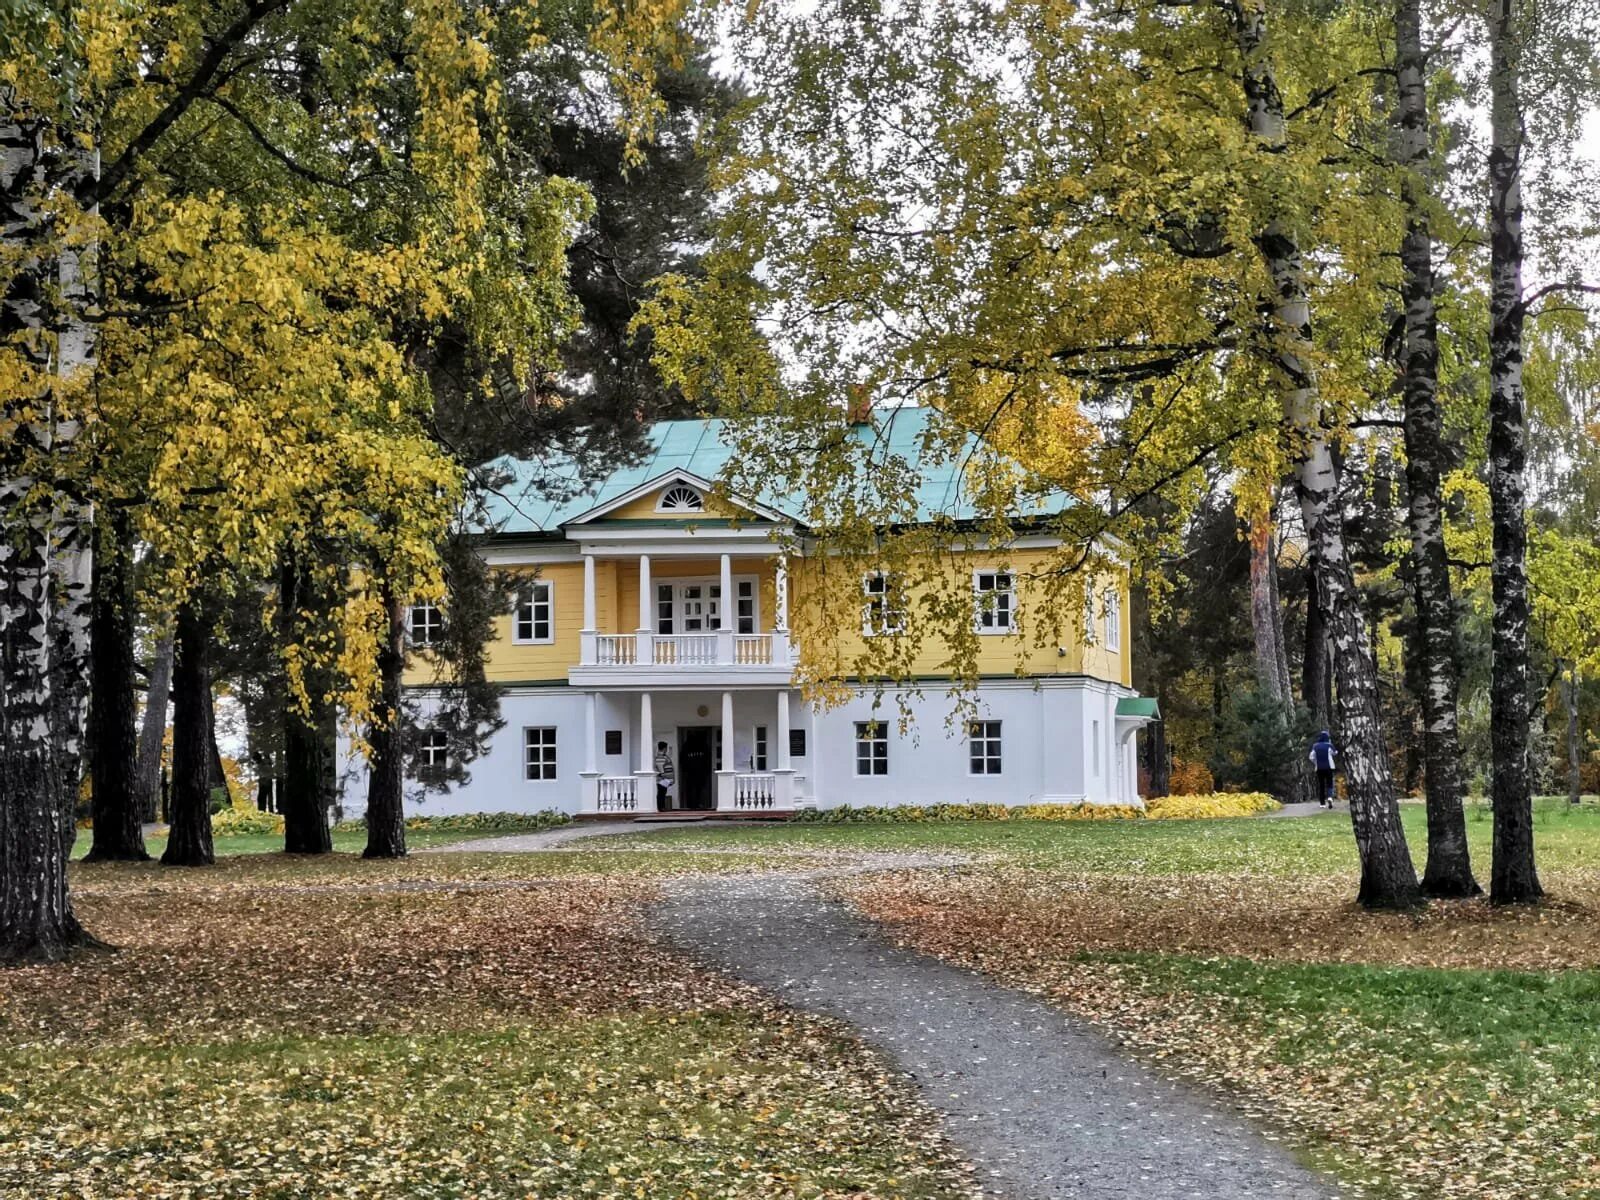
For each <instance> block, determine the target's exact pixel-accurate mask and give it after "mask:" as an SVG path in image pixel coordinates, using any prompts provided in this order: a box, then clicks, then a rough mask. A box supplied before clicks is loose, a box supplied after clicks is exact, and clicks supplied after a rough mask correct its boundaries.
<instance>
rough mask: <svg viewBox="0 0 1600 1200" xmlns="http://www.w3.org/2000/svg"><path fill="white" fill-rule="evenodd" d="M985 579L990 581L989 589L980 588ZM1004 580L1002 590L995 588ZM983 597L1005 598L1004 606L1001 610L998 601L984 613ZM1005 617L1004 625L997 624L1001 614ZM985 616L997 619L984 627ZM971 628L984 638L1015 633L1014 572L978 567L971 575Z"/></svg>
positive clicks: (1015, 592) (998, 568)
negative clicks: (1004, 583) (1004, 584)
mask: <svg viewBox="0 0 1600 1200" xmlns="http://www.w3.org/2000/svg"><path fill="white" fill-rule="evenodd" d="M985 577H987V578H988V579H989V580H991V584H990V586H989V587H987V588H985V587H983V586H982V582H981V581H982V580H983V579H984V578H985ZM1002 578H1004V579H1005V580H1006V586H1005V587H1004V588H1001V587H998V586H995V585H997V584H998V583H999V582H1000V580H1001V579H1002ZM985 596H1004V597H1006V601H1005V606H1004V607H1003V608H1002V607H1001V605H1000V604H999V602H998V601H996V602H995V603H994V605H993V607H991V608H989V610H988V612H985V604H984V597H985ZM1002 613H1003V614H1004V615H1005V619H1006V622H1005V624H1004V625H1001V624H999V623H998V618H999V617H1000V616H1001V614H1002ZM985 616H992V617H995V618H997V621H996V623H995V624H993V625H985V624H984V623H983V619H984V617H985ZM972 628H973V629H974V630H975V631H976V632H977V633H979V634H982V635H983V636H985V637H992V636H994V635H996V634H1008V633H1015V632H1016V631H1017V575H1016V572H1015V571H1009V570H1004V569H1002V568H1000V567H980V568H979V569H978V570H976V571H974V572H973V573H972Z"/></svg>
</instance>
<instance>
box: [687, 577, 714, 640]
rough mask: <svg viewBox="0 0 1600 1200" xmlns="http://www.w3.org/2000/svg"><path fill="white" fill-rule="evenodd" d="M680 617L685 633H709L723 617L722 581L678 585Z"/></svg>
mask: <svg viewBox="0 0 1600 1200" xmlns="http://www.w3.org/2000/svg"><path fill="white" fill-rule="evenodd" d="M678 617H679V619H680V621H681V622H682V624H683V632H684V633H709V632H711V631H712V630H714V629H716V628H717V625H718V622H720V621H721V619H722V585H721V584H720V583H684V584H679V585H678Z"/></svg>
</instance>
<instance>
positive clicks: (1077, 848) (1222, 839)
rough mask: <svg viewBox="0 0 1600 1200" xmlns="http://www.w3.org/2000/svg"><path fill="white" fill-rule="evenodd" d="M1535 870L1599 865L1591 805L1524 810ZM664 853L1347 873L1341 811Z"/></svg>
mask: <svg viewBox="0 0 1600 1200" xmlns="http://www.w3.org/2000/svg"><path fill="white" fill-rule="evenodd" d="M1401 815H1402V819H1403V821H1404V823H1405V828H1406V836H1407V839H1408V841H1409V843H1410V846H1411V851H1412V854H1413V856H1414V857H1415V858H1416V859H1417V862H1418V865H1419V867H1420V865H1421V863H1422V858H1423V856H1424V853H1425V851H1426V848H1427V835H1426V817H1425V814H1424V812H1423V809H1422V806H1421V805H1419V804H1406V805H1403V806H1402V808H1401ZM1534 821H1535V826H1536V833H1535V836H1536V838H1537V846H1538V854H1539V860H1540V864H1541V866H1546V867H1551V868H1565V867H1600V806H1596V805H1592V804H1585V805H1583V806H1581V807H1579V808H1577V809H1573V808H1571V806H1570V805H1568V804H1567V802H1566V801H1565V800H1561V799H1541V800H1540V801H1539V802H1538V804H1537V805H1536V806H1535V810H1534ZM1491 831H1492V821H1491V818H1490V814H1489V812H1488V810H1487V809H1485V808H1483V807H1482V806H1480V805H1471V806H1469V808H1468V813H1467V835H1468V837H1469V838H1470V840H1471V843H1472V849H1473V853H1474V855H1475V856H1476V860H1477V862H1478V864H1479V867H1480V870H1481V871H1483V872H1486V871H1487V867H1488V861H1489V842H1490V836H1491ZM640 839H641V840H648V841H650V842H654V843H656V844H658V845H663V846H671V847H673V848H674V849H683V850H691V849H707V848H725V849H731V848H738V849H742V850H746V851H751V852H756V853H759V852H762V851H773V850H804V851H815V852H830V851H863V850H893V851H907V850H922V851H930V852H937V851H956V852H965V853H972V854H997V855H1000V856H1002V857H1006V858H1013V859H1019V860H1025V861H1028V862H1030V863H1032V864H1034V865H1038V866H1041V867H1047V868H1053V869H1060V870H1070V871H1110V872H1117V873H1135V874H1151V875H1191V874H1236V873H1240V872H1249V873H1256V874H1266V875H1276V876H1295V875H1302V874H1319V875H1332V874H1341V873H1347V872H1353V871H1354V870H1355V868H1356V851H1355V843H1354V841H1353V840H1352V838H1351V835H1350V818H1349V816H1348V815H1347V814H1344V813H1331V814H1325V815H1314V816H1309V817H1294V818H1284V819H1263V818H1260V817H1245V818H1236V819H1224V820H1203V821H1150V822H1140V821H971V822H964V821H958V822H938V823H928V824H925V825H917V824H899V823H896V824H883V825H871V824H859V825H858V824H848V825H826V824H792V825H750V826H740V827H737V828H717V829H693V828H689V829H674V830H667V831H663V832H660V833H650V834H643V835H640Z"/></svg>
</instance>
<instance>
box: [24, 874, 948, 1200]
mask: <svg viewBox="0 0 1600 1200" xmlns="http://www.w3.org/2000/svg"><path fill="white" fill-rule="evenodd" d="M751 865H752V860H749V858H748V856H745V855H733V856H728V855H708V856H698V857H696V858H695V859H692V860H691V859H688V858H686V857H685V856H682V855H677V854H671V853H666V854H663V853H629V852H625V851H597V852H584V853H561V854H556V853H552V854H539V855H489V854H482V855H472V854H450V855H428V856H422V857H419V858H416V859H412V860H410V861H408V862H404V863H363V862H361V861H359V860H356V859H353V858H350V857H348V856H334V857H332V858H329V859H323V860H305V859H293V858H287V857H284V856H281V855H279V856H272V857H260V858H251V857H240V858H234V859H230V860H228V861H227V862H225V863H223V864H221V865H219V866H217V867H215V868H210V869H207V870H202V871H172V870H163V869H161V868H159V867H155V866H109V865H103V866H102V865H97V866H90V867H79V868H75V869H74V881H75V884H76V886H77V889H78V905H79V909H80V913H81V915H82V916H83V917H84V918H85V921H86V923H87V924H88V925H89V927H90V928H91V929H93V930H94V931H95V932H96V933H97V934H98V935H99V936H101V937H103V938H105V939H106V940H108V941H110V942H112V943H115V944H116V945H118V946H120V947H121V949H120V950H119V952H117V953H115V954H91V955H87V956H84V957H81V958H79V959H77V960H75V961H73V962H71V963H68V964H66V965H62V966H54V967H35V968H26V969H21V970H13V971H9V972H6V973H4V974H0V1196H4V1197H6V1198H7V1200H11V1198H16V1200H23V1198H27V1200H34V1198H37V1197H45V1196H49V1197H61V1198H63V1200H66V1198H75V1197H83V1198H86V1200H87V1198H90V1197H94V1198H102V1197H103V1198H106V1200H122V1198H123V1197H131V1196H155V1197H195V1198H199V1197H218V1196H227V1197H304V1196H318V1197H321V1196H340V1197H408V1198H409V1197H430V1198H431V1197H469V1196H470V1197H475V1198H476V1197H482V1198H485V1200H488V1198H498V1197H518V1198H522V1197H539V1198H541V1200H543V1198H547V1197H569V1196H571V1197H591V1196H593V1197H704V1198H712V1197H768V1196H774V1197H788V1196H794V1197H810V1196H838V1197H845V1196H858V1195H871V1196H885V1197H888V1196H905V1197H927V1198H930V1200H931V1198H943V1197H956V1196H966V1195H969V1194H970V1186H969V1184H968V1183H967V1176H966V1174H965V1173H964V1171H963V1169H962V1168H961V1167H960V1166H959V1164H958V1163H956V1162H955V1160H954V1158H953V1156H952V1154H951V1153H950V1151H949V1150H948V1148H947V1147H946V1145H945V1144H944V1143H943V1141H942V1140H941V1138H940V1136H939V1135H938V1133H937V1131H936V1126H935V1124H934V1122H933V1120H932V1118H931V1116H930V1115H929V1114H928V1113H926V1112H925V1111H924V1110H922V1109H921V1108H920V1107H919V1106H918V1105H917V1103H916V1102H915V1101H914V1099H913V1098H912V1097H911V1096H910V1093H909V1092H908V1091H907V1090H906V1088H905V1085H904V1083H903V1082H902V1081H900V1080H898V1079H896V1078H894V1077H892V1076H891V1075H889V1074H888V1073H886V1072H885V1071H884V1069H883V1067H882V1065H881V1064H880V1063H879V1062H878V1060H876V1059H875V1058H874V1057H873V1056H871V1055H870V1054H868V1053H866V1052H865V1051H864V1050H863V1049H862V1048H861V1047H860V1046H859V1044H858V1043H856V1042H855V1041H853V1040H852V1039H850V1038H849V1037H848V1036H846V1035H845V1034H844V1033H843V1031H841V1030H838V1029H836V1028H835V1027H833V1026H831V1025H829V1024H827V1023H825V1022H822V1021H819V1020H815V1019H812V1018H810V1017H806V1016H803V1015H799V1014H795V1013H792V1012H788V1011H785V1010H782V1009H779V1008H776V1007H774V1006H773V1005H772V1004H771V1003H770V1002H769V1001H766V1000H765V999H763V998H762V997H760V996H759V995H757V994H756V993H754V992H752V991H750V990H749V989H746V988H744V987H742V986H740V985H738V984H735V983H732V982H730V981H728V980H726V979H723V978H720V977H718V976H715V975H712V974H709V973H707V972H705V971H703V970H700V969H698V968H696V967H694V966H693V965H691V964H690V963H688V962H686V961H685V960H683V959H682V958H680V957H677V956H675V955H673V954H670V953H668V952H666V951H665V950H663V949H662V948H661V947H659V946H658V945H656V944H655V943H653V942H652V941H650V940H649V939H647V938H646V937H644V936H643V935H642V934H641V932H640V924H639V915H640V913H641V911H642V909H643V906H644V905H645V904H647V903H648V901H649V899H650V896H651V890H652V887H653V880H654V878H655V877H658V876H660V875H662V874H664V873H670V872H681V871H686V870H699V869H724V870H727V869H733V870H742V869H749V867H750V866H751Z"/></svg>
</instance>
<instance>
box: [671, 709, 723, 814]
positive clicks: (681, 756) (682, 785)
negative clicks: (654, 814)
mask: <svg viewBox="0 0 1600 1200" xmlns="http://www.w3.org/2000/svg"><path fill="white" fill-rule="evenodd" d="M721 733H722V730H721V729H720V728H719V727H717V726H715V725H689V726H684V727H681V728H679V730H678V805H679V807H681V808H698V809H713V808H715V807H716V806H717V788H716V769H717V740H718V736H719V735H720V734H721Z"/></svg>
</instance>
